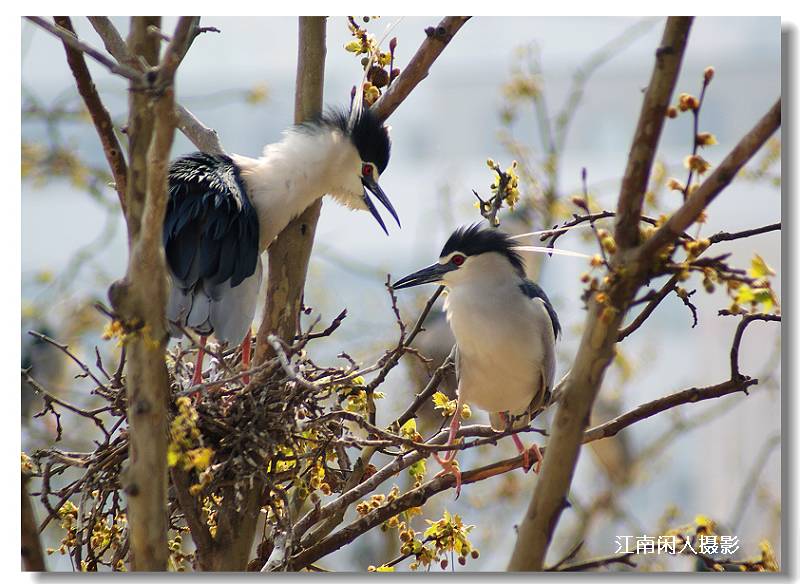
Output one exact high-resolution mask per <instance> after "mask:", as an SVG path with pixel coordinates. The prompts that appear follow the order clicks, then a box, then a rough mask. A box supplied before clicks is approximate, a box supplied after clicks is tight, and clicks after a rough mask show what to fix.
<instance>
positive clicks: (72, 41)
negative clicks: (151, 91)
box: [25, 16, 142, 81]
mask: <svg viewBox="0 0 800 584" xmlns="http://www.w3.org/2000/svg"><path fill="white" fill-rule="evenodd" d="M25 18H26V19H27V20H29V21H31V22H32V23H34V24H36V25H37V26H39V27H41V28H43V29H44V30H46V31H47V32H49V33H50V34H52V35H54V36H57V37H58V38H60V39H61V40H62V41H63V42H64V43H66V44H68V45H69V46H70V47H72V48H73V49H75V50H77V51H80V52H82V53H86V54H87V55H89V56H90V57H91V58H92V59H94V60H95V61H97V62H98V63H100V64H101V65H103V66H104V67H106V68H107V69H108V70H109V71H111V72H112V73H114V74H116V75H121V76H122V77H125V78H127V79H130V80H131V81H139V80H140V79H141V78H142V75H141V73H140V72H139V71H137V70H135V69H132V68H131V67H128V66H127V65H123V64H121V63H116V62H114V60H113V59H109V58H108V57H106V56H105V55H104V54H103V53H101V52H100V51H98V50H97V49H95V48H94V47H92V46H90V45H87V44H86V43H84V42H81V41H80V40H78V38H77V37H76V36H75V33H73V32H71V31H69V30H66V29H65V28H63V27H61V26H58V25H54V24H51V23H49V22H48V21H47V20H45V19H44V18H41V17H39V16H26V17H25Z"/></svg>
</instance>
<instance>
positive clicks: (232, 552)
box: [215, 16, 326, 570]
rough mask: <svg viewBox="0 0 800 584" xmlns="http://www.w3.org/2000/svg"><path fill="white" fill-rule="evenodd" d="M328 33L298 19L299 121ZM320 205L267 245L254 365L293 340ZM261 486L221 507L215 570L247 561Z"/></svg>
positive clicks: (318, 86)
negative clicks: (275, 342)
mask: <svg viewBox="0 0 800 584" xmlns="http://www.w3.org/2000/svg"><path fill="white" fill-rule="evenodd" d="M325 37H326V22H325V17H310V16H308V17H306V16H303V17H300V19H299V39H298V47H299V48H298V62H297V80H296V90H295V116H294V117H295V120H294V121H295V123H301V122H303V121H306V120H308V119H310V118H312V117H314V116H315V115H317V114H319V113H320V112H321V111H322V94H323V83H324V76H325V53H326V48H325ZM321 207H322V199H321V198H320V199H318V200H317V201H316V202H315V203H314V204H312V205H311V206H310V207H309V208H308V209H306V210H305V211H304V212H303V213H302V214H301V215H300V216H299V217H297V218H296V219H294V220H293V221H291V222H290V223H289V225H287V226H286V228H285V229H284V230H283V231H282V232H281V233H280V234H279V235H278V237H277V238H276V239H275V241H273V242H272V244H271V245H270V246H269V272H268V277H267V278H268V279H267V305H266V307H265V312H264V318H263V320H262V322H261V326H260V327H259V329H258V334H257V338H256V357H255V363H256V365H260V364H261V363H263V362H264V361H266V360H267V359H269V358H270V357H271V356H272V355H273V354H274V351H273V349H272V347H271V345H270V344H269V342H268V338H269V336H270V335H274V336H276V337H278V338H280V339H284V340H291V339H294V337H295V335H296V333H297V331H296V325H297V315H298V314H299V313H300V304H301V301H302V295H303V289H304V287H305V280H306V272H307V269H308V261H309V257H310V255H311V248H312V246H313V243H314V234H315V231H316V226H317V221H318V220H319V213H320V209H321ZM262 489H263V484H261V483H260V481H258V482H256V484H254V486H253V488H252V489H251V490H250V492H249V493H247V495H246V499H245V501H243V502H242V505H241V508H242V511H241V513H237V512H236V510H235V509H234V508H233V506H229V507H226V508H225V509H223V510H221V511H220V513H221V522H220V525H219V527H218V530H217V542H218V544H219V547H220V549H219V551H218V552H217V554H215V555H216V556H217V557H216V558H215V569H218V570H243V569H244V568H245V566H246V565H247V560H248V556H249V554H250V548H251V546H252V543H253V537H254V535H255V528H256V522H257V520H258V517H259V509H260V502H261V491H262ZM231 500H232V498H231Z"/></svg>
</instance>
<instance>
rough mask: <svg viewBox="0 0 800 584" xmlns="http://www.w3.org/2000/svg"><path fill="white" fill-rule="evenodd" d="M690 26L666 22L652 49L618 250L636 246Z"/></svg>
mask: <svg viewBox="0 0 800 584" xmlns="http://www.w3.org/2000/svg"><path fill="white" fill-rule="evenodd" d="M691 26H692V18H691V17H670V18H669V19H667V25H666V27H665V29H664V36H663V37H662V38H661V44H660V45H659V47H658V50H656V63H655V66H654V67H653V73H652V75H651V77H650V82H649V84H648V86H647V92H646V93H645V96H644V102H643V103H642V110H641V113H640V114H639V123H638V124H637V126H636V133H635V134H634V136H633V143H632V146H631V151H630V154H628V166H627V168H626V169H625V175H624V177H623V178H622V188H621V190H620V194H619V203H618V204H617V225H616V232H615V234H614V238H615V239H616V241H617V245H619V246H620V247H621V248H622V249H627V248H631V247H634V246H635V245H637V244H638V243H639V217H640V215H641V214H642V203H643V202H644V194H645V192H647V181H648V180H649V178H650V169H651V168H652V166H653V161H654V160H655V156H656V148H657V147H658V141H659V138H660V137H661V130H662V128H663V126H664V120H665V119H666V113H667V106H668V105H669V100H670V98H671V97H672V91H673V89H674V88H675V83H676V81H677V80H678V73H679V72H680V68H681V61H682V60H683V53H684V50H685V49H686V41H687V39H688V38H689V29H690V28H691Z"/></svg>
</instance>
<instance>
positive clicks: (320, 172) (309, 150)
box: [233, 129, 355, 251]
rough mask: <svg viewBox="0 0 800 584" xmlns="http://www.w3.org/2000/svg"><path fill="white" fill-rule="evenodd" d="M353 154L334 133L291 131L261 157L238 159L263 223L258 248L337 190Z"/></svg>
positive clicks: (265, 150)
mask: <svg viewBox="0 0 800 584" xmlns="http://www.w3.org/2000/svg"><path fill="white" fill-rule="evenodd" d="M354 150H355V149H354V148H352V146H350V142H349V140H348V139H347V138H346V137H345V136H344V135H343V134H342V133H341V132H340V131H336V130H333V131H331V130H327V129H323V130H318V131H315V132H311V131H309V132H305V131H295V130H293V131H289V132H287V133H286V134H285V136H284V138H283V140H281V141H280V142H277V143H275V144H269V145H267V146H266V147H265V148H264V153H263V154H262V156H261V158H257V159H254V158H247V157H244V156H238V155H234V156H233V160H234V162H235V163H236V164H237V165H238V166H239V168H240V169H241V174H242V178H243V180H244V182H245V185H246V186H247V194H248V196H249V197H250V200H251V201H252V203H253V206H254V207H255V209H256V212H257V214H258V220H259V231H260V237H259V239H260V242H259V249H260V250H262V251H263V250H264V249H266V248H267V247H268V246H269V244H270V242H271V241H272V240H273V239H274V238H275V237H276V236H277V235H278V234H279V233H280V232H281V231H282V230H283V229H284V227H286V225H288V224H289V221H291V220H292V219H294V218H295V217H297V216H298V215H299V214H300V213H302V212H303V211H304V210H305V209H306V208H308V206H309V205H311V204H312V203H313V202H314V201H316V200H317V199H319V198H320V197H322V196H323V195H325V194H326V193H327V192H329V191H330V190H331V189H332V188H334V187H335V186H336V185H331V184H328V183H329V182H330V177H331V176H333V175H335V174H337V173H336V172H335V170H336V169H338V168H341V167H343V166H344V164H345V163H346V161H345V160H344V158H345V157H347V156H350V155H351V151H354Z"/></svg>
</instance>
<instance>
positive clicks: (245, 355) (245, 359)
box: [242, 329, 253, 385]
mask: <svg viewBox="0 0 800 584" xmlns="http://www.w3.org/2000/svg"><path fill="white" fill-rule="evenodd" d="M252 341H253V339H252V331H250V329H247V334H246V335H245V337H244V340H243V341H242V369H244V370H245V371H247V370H248V369H250V358H251V354H250V347H251V344H252ZM242 381H243V382H244V384H245V385H247V384H248V383H250V376H249V375H245V376H244V377H242Z"/></svg>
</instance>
